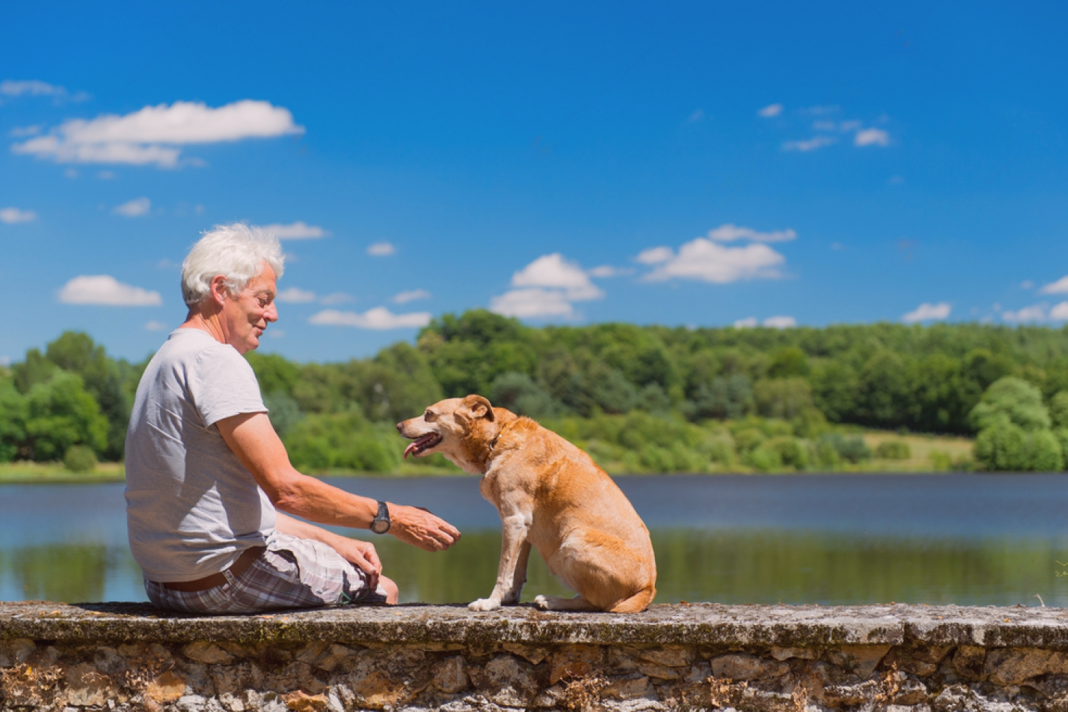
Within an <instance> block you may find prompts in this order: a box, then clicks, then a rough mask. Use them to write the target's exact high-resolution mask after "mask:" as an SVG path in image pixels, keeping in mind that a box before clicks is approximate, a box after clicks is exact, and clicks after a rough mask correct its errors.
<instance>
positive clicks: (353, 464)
mask: <svg viewBox="0 0 1068 712" xmlns="http://www.w3.org/2000/svg"><path fill="white" fill-rule="evenodd" d="M284 441H285V444H286V449H287V450H288V451H289V459H290V461H291V462H292V463H293V466H294V467H297V468H298V469H300V468H306V469H308V470H311V471H322V470H329V469H343V470H356V471H359V472H394V471H396V469H397V467H398V466H399V465H400V462H401V454H402V453H403V452H404V441H403V440H402V439H400V438H399V437H397V433H396V430H395V429H394V428H393V427H392V426H390V425H386V424H371V423H368V422H367V420H366V419H365V418H364V417H363V415H361V414H360V413H359V412H356V411H351V412H348V413H329V414H313V415H309V416H307V417H306V418H304V419H303V420H301V421H300V422H299V423H297V424H296V425H294V426H293V428H292V429H291V430H290V431H289V432H288V433H287V434H286V436H285V438H284Z"/></svg>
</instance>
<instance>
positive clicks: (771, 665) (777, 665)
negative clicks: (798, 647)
mask: <svg viewBox="0 0 1068 712" xmlns="http://www.w3.org/2000/svg"><path fill="white" fill-rule="evenodd" d="M709 662H710V663H711V665H712V675H713V677H717V678H720V679H726V680H754V679H756V678H767V677H779V676H780V675H785V674H786V673H788V672H789V671H790V666H789V665H787V664H786V663H782V662H779V661H777V660H764V659H762V658H758V657H757V656H755V655H749V654H748V653H728V654H727V655H720V656H719V657H716V658H712V660H710V661H709Z"/></svg>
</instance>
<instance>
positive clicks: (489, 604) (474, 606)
mask: <svg viewBox="0 0 1068 712" xmlns="http://www.w3.org/2000/svg"><path fill="white" fill-rule="evenodd" d="M467 607H468V608H469V609H471V610H472V611H495V610H497V609H498V608H500V607H501V604H500V602H499V601H494V600H493V599H492V598H480V599H478V600H477V601H474V602H472V603H469V604H468V605H467Z"/></svg>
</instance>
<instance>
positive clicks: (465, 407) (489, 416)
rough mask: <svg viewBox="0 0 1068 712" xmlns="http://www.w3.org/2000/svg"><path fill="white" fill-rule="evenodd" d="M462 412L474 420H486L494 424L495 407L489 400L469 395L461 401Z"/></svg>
mask: <svg viewBox="0 0 1068 712" xmlns="http://www.w3.org/2000/svg"><path fill="white" fill-rule="evenodd" d="M460 412H461V413H463V414H464V415H466V416H468V417H469V418H470V419H472V420H477V419H478V418H485V419H486V420H488V421H490V422H491V423H492V422H493V419H494V415H493V406H492V405H490V402H489V401H488V400H487V399H485V398H483V397H482V396H478V395H469V396H467V397H466V398H464V399H463V400H462V401H460Z"/></svg>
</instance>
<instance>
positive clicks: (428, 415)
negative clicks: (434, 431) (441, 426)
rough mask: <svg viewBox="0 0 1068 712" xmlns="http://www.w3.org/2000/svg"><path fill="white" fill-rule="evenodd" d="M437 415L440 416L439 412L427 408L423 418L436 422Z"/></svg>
mask: <svg viewBox="0 0 1068 712" xmlns="http://www.w3.org/2000/svg"><path fill="white" fill-rule="evenodd" d="M436 417H438V416H437V414H435V413H434V411H432V410H427V412H426V413H424V414H423V419H424V420H426V421H428V422H431V423H432V422H434V418H436Z"/></svg>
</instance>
